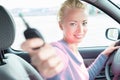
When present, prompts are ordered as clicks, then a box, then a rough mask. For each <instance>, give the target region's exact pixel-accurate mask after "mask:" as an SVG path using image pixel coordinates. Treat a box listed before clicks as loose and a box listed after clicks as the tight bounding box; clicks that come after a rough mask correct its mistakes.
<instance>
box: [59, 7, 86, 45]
mask: <svg viewBox="0 0 120 80" xmlns="http://www.w3.org/2000/svg"><path fill="white" fill-rule="evenodd" d="M59 25H60V28H61V30H63V35H64V40H65V41H67V42H68V43H80V42H81V41H82V40H83V38H84V37H85V35H86V32H87V14H86V12H85V10H84V9H78V8H74V9H69V10H66V11H65V12H64V17H63V19H62V21H61V22H59Z"/></svg>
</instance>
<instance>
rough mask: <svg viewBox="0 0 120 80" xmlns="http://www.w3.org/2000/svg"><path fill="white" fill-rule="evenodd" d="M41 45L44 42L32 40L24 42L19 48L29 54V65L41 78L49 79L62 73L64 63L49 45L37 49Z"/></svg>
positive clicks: (37, 39)
mask: <svg viewBox="0 0 120 80" xmlns="http://www.w3.org/2000/svg"><path fill="white" fill-rule="evenodd" d="M43 44H44V42H43V41H42V40H41V39H39V38H33V39H28V40H26V41H25V42H24V43H23V44H22V45H21V48H22V49H23V50H24V51H27V52H28V53H30V57H31V63H32V64H33V66H35V67H36V68H37V70H38V71H39V72H40V73H41V74H42V76H43V77H45V78H50V77H53V76H55V75H56V74H57V73H59V72H61V71H62V69H63V67H64V63H63V61H62V60H61V58H60V57H59V56H58V55H57V54H56V50H55V49H54V48H53V47H52V46H51V45H49V44H45V45H44V46H42V47H41V48H39V47H40V46H41V45H43ZM37 48H39V49H37ZM35 49H36V50H35Z"/></svg>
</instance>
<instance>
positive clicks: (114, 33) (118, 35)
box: [106, 28, 120, 41]
mask: <svg viewBox="0 0 120 80" xmlns="http://www.w3.org/2000/svg"><path fill="white" fill-rule="evenodd" d="M106 38H107V39H109V40H112V41H115V40H118V39H120V30H119V29H118V28H108V29H107V30H106Z"/></svg>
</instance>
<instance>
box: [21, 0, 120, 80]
mask: <svg viewBox="0 0 120 80" xmlns="http://www.w3.org/2000/svg"><path fill="white" fill-rule="evenodd" d="M85 8H86V7H85V5H84V4H83V3H82V2H80V1H79V0H66V1H65V2H64V3H63V4H62V6H61V8H60V11H59V26H60V29H61V30H62V31H63V39H62V40H60V41H57V42H53V43H51V44H45V45H44V46H43V47H41V48H40V49H37V50H34V48H36V47H40V46H41V45H42V44H44V42H43V41H42V40H41V39H39V38H33V39H28V40H27V41H25V42H24V43H23V44H22V49H23V50H25V51H27V52H29V53H30V56H31V62H32V64H33V65H34V66H35V67H36V69H37V70H38V71H39V73H40V74H41V75H42V76H43V78H44V79H47V80H94V78H95V76H96V75H97V74H98V73H99V72H100V71H101V69H102V68H103V66H104V64H105V62H106V60H107V58H108V56H109V55H110V53H112V52H113V51H114V50H115V49H118V48H119V47H118V46H117V47H114V44H115V43H114V44H112V45H111V46H110V47H108V48H107V49H106V50H104V51H103V52H102V53H101V54H100V55H99V56H98V57H97V59H96V60H95V62H94V63H93V64H92V65H91V66H90V67H89V68H86V67H85V65H84V62H83V58H82V57H81V55H80V54H79V52H78V44H79V43H80V42H81V41H82V40H83V38H84V37H85V35H86V33H87V13H86V9H85Z"/></svg>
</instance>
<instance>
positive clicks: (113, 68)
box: [105, 41, 120, 80]
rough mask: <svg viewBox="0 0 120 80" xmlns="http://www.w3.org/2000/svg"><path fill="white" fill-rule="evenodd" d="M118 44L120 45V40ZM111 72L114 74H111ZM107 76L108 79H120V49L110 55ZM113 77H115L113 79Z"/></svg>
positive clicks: (106, 67)
mask: <svg viewBox="0 0 120 80" xmlns="http://www.w3.org/2000/svg"><path fill="white" fill-rule="evenodd" d="M118 45H120V41H118V42H117V43H116V45H115V46H118ZM111 73H112V74H113V75H111ZM105 76H106V79H107V80H119V79H120V77H119V76H120V49H117V50H116V51H114V52H113V54H112V55H110V58H109V59H108V61H107V63H106V66H105ZM111 77H113V79H111Z"/></svg>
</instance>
